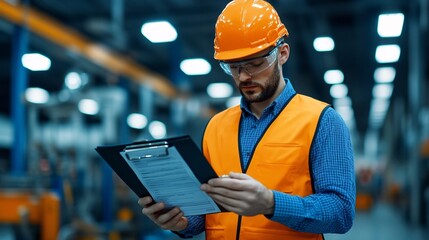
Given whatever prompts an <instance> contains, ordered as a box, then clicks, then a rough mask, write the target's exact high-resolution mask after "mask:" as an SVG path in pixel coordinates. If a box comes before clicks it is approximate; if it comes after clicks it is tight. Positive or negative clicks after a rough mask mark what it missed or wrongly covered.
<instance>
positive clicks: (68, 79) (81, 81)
mask: <svg viewBox="0 0 429 240" xmlns="http://www.w3.org/2000/svg"><path fill="white" fill-rule="evenodd" d="M87 83H88V75H87V74H85V73H78V72H69V73H67V75H66V76H65V79H64V84H65V85H66V87H67V88H68V89H70V90H76V89H79V88H82V87H83V86H84V85H86V84H87Z"/></svg>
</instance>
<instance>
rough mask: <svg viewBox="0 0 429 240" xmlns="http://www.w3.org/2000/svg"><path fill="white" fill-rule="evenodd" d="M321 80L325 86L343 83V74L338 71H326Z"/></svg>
mask: <svg viewBox="0 0 429 240" xmlns="http://www.w3.org/2000/svg"><path fill="white" fill-rule="evenodd" d="M323 78H324V79H325V82H326V83H327V84H338V83H342V82H343V81H344V74H343V72H342V71H341V70H338V69H334V70H328V71H326V72H325V74H324V75H323Z"/></svg>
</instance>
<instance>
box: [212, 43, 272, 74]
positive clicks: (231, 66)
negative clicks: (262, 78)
mask: <svg viewBox="0 0 429 240" xmlns="http://www.w3.org/2000/svg"><path fill="white" fill-rule="evenodd" d="M279 45H280V44H278V45H277V46H276V47H275V48H273V49H271V51H269V52H268V53H267V54H265V55H263V56H260V57H255V58H252V59H248V60H246V61H241V62H223V61H220V62H219V64H220V67H221V68H222V69H223V71H224V72H225V73H226V74H228V75H230V76H233V77H238V76H239V75H240V73H241V71H245V72H246V73H247V74H249V75H250V76H253V75H256V74H258V73H260V72H262V71H264V70H266V69H267V68H269V67H271V65H273V63H274V62H275V61H276V59H277V53H278V52H279V50H278V46H279Z"/></svg>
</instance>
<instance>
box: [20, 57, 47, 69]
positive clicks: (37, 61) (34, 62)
mask: <svg viewBox="0 0 429 240" xmlns="http://www.w3.org/2000/svg"><path fill="white" fill-rule="evenodd" d="M21 62H22V65H23V66H24V67H25V68H27V69H29V70H31V71H47V70H49V68H51V60H50V59H49V58H47V57H46V56H44V55H42V54H40V53H26V54H24V55H23V56H22V58H21Z"/></svg>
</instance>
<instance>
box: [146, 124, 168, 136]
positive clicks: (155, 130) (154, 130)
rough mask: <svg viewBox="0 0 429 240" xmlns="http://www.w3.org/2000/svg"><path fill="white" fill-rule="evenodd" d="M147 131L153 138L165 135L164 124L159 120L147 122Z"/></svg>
mask: <svg viewBox="0 0 429 240" xmlns="http://www.w3.org/2000/svg"><path fill="white" fill-rule="evenodd" d="M149 133H150V135H152V137H153V138H155V139H160V138H164V137H165V136H166V135H167V129H166V127H165V124H164V123H162V122H160V121H153V122H151V123H150V124H149Z"/></svg>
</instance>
